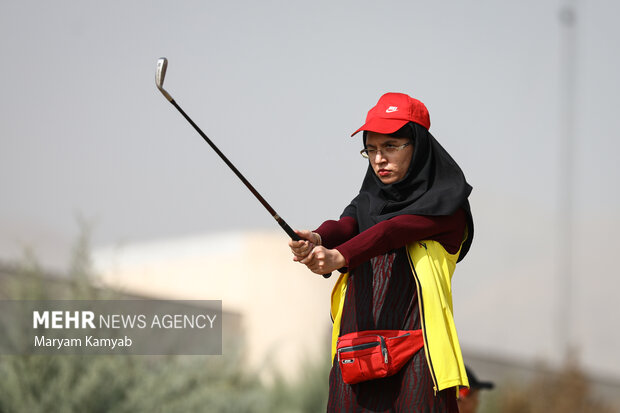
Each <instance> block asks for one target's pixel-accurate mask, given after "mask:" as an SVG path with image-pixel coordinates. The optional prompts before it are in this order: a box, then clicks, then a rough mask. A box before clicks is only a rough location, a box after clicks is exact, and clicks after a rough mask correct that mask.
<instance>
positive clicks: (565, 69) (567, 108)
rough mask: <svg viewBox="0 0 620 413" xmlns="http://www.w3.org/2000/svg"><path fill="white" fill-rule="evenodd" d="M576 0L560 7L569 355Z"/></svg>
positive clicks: (563, 263)
mask: <svg viewBox="0 0 620 413" xmlns="http://www.w3.org/2000/svg"><path fill="white" fill-rule="evenodd" d="M576 2H577V0H564V1H563V4H562V6H561V9H560V14H559V19H560V56H559V57H560V59H559V60H560V69H559V72H560V73H559V81H560V93H559V96H560V105H559V107H560V127H559V128H558V130H559V133H560V136H559V145H560V148H559V150H558V154H559V156H560V159H559V166H560V168H559V173H560V176H559V191H558V192H559V197H558V203H559V205H558V225H559V231H558V236H559V240H558V249H559V254H558V255H557V256H558V263H557V267H558V274H557V277H558V288H557V293H558V294H557V299H558V314H557V317H558V320H557V329H558V349H559V350H560V351H564V356H565V357H567V356H568V355H569V353H570V351H571V349H572V347H573V344H574V343H573V340H574V337H573V331H572V330H573V329H572V327H571V326H572V325H573V322H574V321H575V320H574V318H575V315H576V312H575V311H574V310H575V309H574V305H575V301H574V300H573V298H574V291H573V287H574V271H573V262H574V260H573V230H574V228H573V221H574V211H573V206H574V200H573V187H574V184H575V179H574V178H575V173H574V171H575V162H574V160H575V156H574V146H575V123H576V122H575V103H576V102H575V83H576V63H577V62H576V57H577V56H576V40H577V34H576V24H577V21H576V18H577V16H576Z"/></svg>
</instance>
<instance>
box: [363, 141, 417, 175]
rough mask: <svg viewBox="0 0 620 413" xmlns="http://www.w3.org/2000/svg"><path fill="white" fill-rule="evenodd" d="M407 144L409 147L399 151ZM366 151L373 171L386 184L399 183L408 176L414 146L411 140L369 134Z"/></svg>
mask: <svg viewBox="0 0 620 413" xmlns="http://www.w3.org/2000/svg"><path fill="white" fill-rule="evenodd" d="M405 144H408V145H407V146H405V147H404V148H402V149H398V148H399V147H401V146H402V145H405ZM386 148H387V150H385V149H386ZM395 148H396V149H395ZM366 149H367V150H368V160H369V161H370V165H371V166H372V169H373V170H374V171H375V174H376V175H377V176H378V177H379V179H380V180H381V182H383V183H384V184H393V183H394V182H398V181H400V180H401V179H403V178H404V177H405V175H406V174H407V171H408V170H409V164H410V163H411V157H412V155H413V144H412V143H411V141H410V140H409V139H407V138H394V137H392V136H390V135H383V134H381V133H375V132H368V133H367V135H366Z"/></svg>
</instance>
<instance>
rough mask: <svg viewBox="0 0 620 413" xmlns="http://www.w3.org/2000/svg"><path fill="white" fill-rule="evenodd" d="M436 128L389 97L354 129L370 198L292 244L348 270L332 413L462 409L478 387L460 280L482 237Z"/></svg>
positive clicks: (314, 266)
mask: <svg viewBox="0 0 620 413" xmlns="http://www.w3.org/2000/svg"><path fill="white" fill-rule="evenodd" d="M429 127H430V118H429V114H428V111H427V109H426V107H425V106H424V104H423V103H422V102H420V101H418V100H416V99H413V98H411V97H409V96H407V95H405V94H401V93H387V94H385V95H383V96H382V97H381V98H380V99H379V102H378V103H377V104H376V105H375V106H374V107H373V108H372V109H370V111H369V112H368V115H367V117H366V123H365V124H364V125H363V126H362V127H361V128H359V129H358V130H357V131H355V133H353V135H355V134H356V133H358V132H360V131H363V143H364V149H363V150H362V151H361V154H362V156H363V157H364V158H368V161H369V165H368V171H367V172H366V176H365V178H364V181H363V183H362V187H361V189H360V191H359V194H358V195H357V196H356V197H355V198H354V199H353V200H352V201H351V203H350V204H349V205H348V206H347V207H346V208H345V209H344V212H343V213H342V216H341V217H340V220H338V221H326V222H324V223H323V224H322V225H321V226H320V227H319V228H318V229H316V230H315V231H312V232H311V231H307V230H303V231H297V233H298V234H299V235H300V237H301V238H303V240H302V241H290V242H289V246H290V247H291V250H292V251H293V254H294V258H293V259H294V260H295V261H299V262H301V263H302V264H305V265H306V266H307V267H308V268H309V269H310V270H311V271H313V272H315V273H317V274H327V273H330V272H331V271H334V270H340V272H341V275H340V278H339V279H338V281H337V282H336V285H335V286H334V290H333V292H332V302H331V315H332V318H333V321H334V326H333V332H332V361H333V367H332V369H331V373H330V377H329V401H328V406H327V411H329V412H366V411H368V412H378V411H380V412H458V407H457V403H456V398H457V389H458V387H459V386H468V381H467V375H466V373H465V366H464V364H463V360H462V356H461V350H460V346H459V342H458V338H457V335H456V329H455V326H454V320H453V316H452V295H451V277H452V274H453V272H454V268H455V266H456V263H457V262H458V261H460V260H462V259H463V258H464V257H465V255H466V254H467V251H468V250H469V247H470V245H471V241H472V238H473V233H474V227H473V221H472V215H471V212H470V208H469V202H468V200H467V197H468V196H469V194H470V192H471V186H469V184H468V183H467V182H466V180H465V177H464V175H463V172H462V171H461V169H460V168H459V166H458V165H457V164H456V162H455V161H454V160H453V159H452V157H451V156H450V155H449V154H448V153H447V152H446V151H445V150H444V149H443V148H442V147H441V145H440V144H439V143H438V142H437V141H436V140H435V138H433V136H432V135H431V134H430V133H429V131H428V129H429ZM353 135H352V136H353Z"/></svg>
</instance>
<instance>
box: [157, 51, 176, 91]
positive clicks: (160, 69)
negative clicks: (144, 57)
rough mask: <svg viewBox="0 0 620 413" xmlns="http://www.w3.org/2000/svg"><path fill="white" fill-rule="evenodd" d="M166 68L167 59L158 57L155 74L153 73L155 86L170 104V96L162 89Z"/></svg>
mask: <svg viewBox="0 0 620 413" xmlns="http://www.w3.org/2000/svg"><path fill="white" fill-rule="evenodd" d="M167 68H168V59H166V58H165V57H160V58H159V59H157V72H156V73H155V84H156V85H157V89H159V91H160V92H161V93H162V94H163V95H164V96H165V97H166V99H168V100H169V101H170V102H172V96H170V95H169V94H168V92H166V90H165V89H164V78H165V77H166V69H167Z"/></svg>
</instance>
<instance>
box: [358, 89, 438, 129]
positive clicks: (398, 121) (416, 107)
mask: <svg viewBox="0 0 620 413" xmlns="http://www.w3.org/2000/svg"><path fill="white" fill-rule="evenodd" d="M408 122H415V123H418V124H420V125H422V126H424V127H425V128H426V129H428V128H430V127H431V118H430V116H429V115H428V109H426V106H424V103H422V102H420V101H419V100H417V99H414V98H412V97H411V96H408V95H405V94H404V93H386V94H385V95H383V96H381V97H380V98H379V101H378V102H377V104H376V105H375V106H374V107H373V108H372V109H370V110H369V111H368V115H366V123H364V124H363V125H362V127H361V128H359V129H358V130H356V131H355V132H353V134H352V135H351V136H353V135H355V134H356V133H358V132H359V131H370V132H376V133H383V134H386V135H387V134H390V133H394V132H396V131H397V130H399V129H400V128H402V127H403V126H405V125H406V124H407V123H408Z"/></svg>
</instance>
